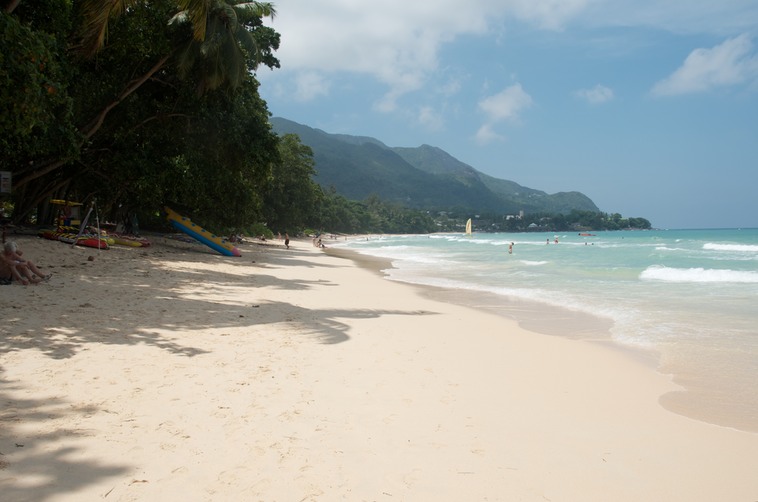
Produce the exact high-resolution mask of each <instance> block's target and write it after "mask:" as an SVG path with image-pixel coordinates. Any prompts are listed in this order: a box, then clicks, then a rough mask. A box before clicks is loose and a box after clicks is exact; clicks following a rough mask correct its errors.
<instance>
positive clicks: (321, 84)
mask: <svg viewBox="0 0 758 502" xmlns="http://www.w3.org/2000/svg"><path fill="white" fill-rule="evenodd" d="M329 88H330V84H329V82H328V81H327V80H326V79H325V78H324V76H323V75H321V74H319V73H316V72H304V73H301V74H299V75H298V76H297V78H296V79H295V92H294V97H295V99H296V100H297V101H300V102H306V101H312V100H313V99H315V98H317V97H319V96H326V95H327V94H329Z"/></svg>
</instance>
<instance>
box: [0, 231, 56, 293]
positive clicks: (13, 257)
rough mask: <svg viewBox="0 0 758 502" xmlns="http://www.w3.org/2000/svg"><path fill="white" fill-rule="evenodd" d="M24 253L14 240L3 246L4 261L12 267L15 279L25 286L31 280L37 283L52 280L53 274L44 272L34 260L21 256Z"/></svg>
mask: <svg viewBox="0 0 758 502" xmlns="http://www.w3.org/2000/svg"><path fill="white" fill-rule="evenodd" d="M23 254H24V253H23V251H21V250H20V249H19V248H18V246H17V245H16V243H15V242H13V241H8V242H6V243H5V246H4V247H3V261H4V262H5V264H6V265H7V266H8V267H10V269H11V275H12V276H13V278H14V279H16V280H17V281H20V282H21V283H22V284H24V286H26V285H28V284H29V283H30V282H32V283H34V284H36V283H38V282H40V281H43V280H44V281H48V280H50V278H51V277H52V276H53V275H52V274H47V275H45V274H43V273H42V271H40V269H39V268H37V265H35V264H34V262H33V261H31V260H27V259H25V258H23V257H22V256H21V255H23Z"/></svg>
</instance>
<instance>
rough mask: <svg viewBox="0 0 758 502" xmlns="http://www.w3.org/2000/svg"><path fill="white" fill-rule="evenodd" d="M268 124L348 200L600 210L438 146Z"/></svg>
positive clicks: (501, 209) (503, 209)
mask: <svg viewBox="0 0 758 502" xmlns="http://www.w3.org/2000/svg"><path fill="white" fill-rule="evenodd" d="M271 124H272V126H273V129H274V131H275V132H276V133H277V134H279V135H284V134H297V135H298V136H299V137H300V141H301V142H302V143H303V144H305V145H308V146H309V147H311V149H312V150H313V157H314V161H315V164H316V171H317V174H316V176H315V178H314V179H315V181H316V182H317V183H319V184H320V185H321V186H322V187H324V188H327V189H328V188H330V187H334V189H335V190H336V191H337V193H339V194H340V195H342V196H344V197H346V198H348V199H354V200H364V199H366V198H367V197H369V196H371V195H376V196H378V197H379V198H381V199H383V200H387V201H394V202H398V203H401V204H403V205H406V206H408V207H413V208H418V209H427V210H435V211H441V210H456V211H457V210H466V211H473V212H478V213H488V212H491V213H499V214H515V213H518V212H519V211H521V210H523V211H525V212H528V213H535V212H551V213H568V212H570V211H571V210H572V209H578V210H582V211H599V209H598V208H597V206H596V205H595V204H594V203H593V202H592V200H590V199H589V198H588V197H587V196H585V195H584V194H582V193H580V192H559V193H555V194H548V193H546V192H543V191H540V190H535V189H532V188H527V187H524V186H521V185H519V184H518V183H515V182H513V181H508V180H502V179H498V178H493V177H492V176H487V175H486V174H484V173H481V172H479V171H477V170H476V169H474V168H473V167H471V166H469V165H468V164H464V163H463V162H461V161H459V160H457V159H456V158H454V157H453V156H451V155H450V154H448V153H447V152H445V151H444V150H442V149H440V148H437V147H433V146H429V145H422V146H420V147H416V148H392V147H388V146H387V145H385V144H384V143H382V142H381V141H379V140H377V139H375V138H370V137H365V136H350V135H346V134H329V133H327V132H324V131H322V130H320V129H313V128H311V127H308V126H305V125H302V124H298V123H296V122H292V121H290V120H286V119H283V118H278V117H274V118H272V119H271Z"/></svg>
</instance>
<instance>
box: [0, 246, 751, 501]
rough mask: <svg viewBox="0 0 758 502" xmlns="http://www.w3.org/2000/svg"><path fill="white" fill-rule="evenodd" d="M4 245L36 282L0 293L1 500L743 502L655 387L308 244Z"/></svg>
mask: <svg viewBox="0 0 758 502" xmlns="http://www.w3.org/2000/svg"><path fill="white" fill-rule="evenodd" d="M8 238H9V239H13V240H16V241H17V242H18V243H19V246H20V247H21V249H23V250H24V251H25V254H26V256H27V257H29V258H31V259H33V260H35V261H36V262H37V264H38V265H39V266H40V268H42V270H43V271H45V272H52V273H53V278H52V279H51V280H50V282H48V283H42V284H39V285H36V286H22V285H10V286H0V308H1V309H2V319H3V322H2V323H1V324H0V499H2V500H7V501H56V502H57V501H87V500H106V501H135V500H139V501H142V500H161V501H207V500H213V501H227V500H249V501H267V502H268V501H334V500H346V501H387V502H389V501H428V500H435V501H484V500H488V501H514V500H520V501H545V500H550V501H554V502H555V501H635V502H636V501H643V500H644V501H675V500H676V501H678V500H682V501H688V502H692V501H709V502H710V501H716V500H723V501H746V502H755V501H758V476H756V473H758V434H753V433H748V432H741V431H736V430H733V429H728V428H723V427H718V426H715V425H711V424H707V423H703V422H699V421H696V420H693V419H690V418H687V417H684V416H681V415H677V414H674V413H671V412H669V411H667V410H666V409H664V408H663V407H662V406H661V405H660V404H659V399H660V397H661V396H662V395H664V394H666V393H668V392H671V391H673V390H676V389H677V387H676V385H675V384H673V383H672V382H671V380H670V378H669V377H667V376H666V375H662V374H660V373H657V372H656V371H655V368H654V367H652V366H651V365H649V364H645V363H644V362H643V361H640V360H639V359H637V358H635V357H632V356H631V355H629V354H626V353H625V352H623V351H621V350H617V349H614V348H612V347H609V346H607V345H603V344H598V343H592V342H588V341H583V340H571V339H567V338H562V337H557V336H548V335H542V334H538V333H533V332H530V331H527V330H525V329H523V328H521V327H519V326H518V325H517V324H516V323H515V322H513V321H510V320H508V319H504V318H503V317H500V316H497V315H494V314H491V313H487V312H483V311H479V310H475V309H471V308H468V307H464V306H459V305H455V304H451V303H446V302H441V301H436V300H433V299H431V298H430V297H429V296H428V295H425V294H422V291H421V290H420V289H417V288H415V287H412V286H408V285H404V284H400V283H396V282H392V281H389V280H386V279H383V278H382V277H381V276H380V275H379V274H377V273H375V271H373V270H371V265H370V264H369V265H368V266H359V265H358V264H357V263H356V262H354V261H352V260H349V259H345V258H342V257H340V256H335V255H332V254H329V253H327V252H324V251H323V250H320V249H317V248H314V247H313V246H312V245H311V242H310V241H309V240H308V241H297V240H294V241H293V242H292V243H291V249H289V250H286V249H285V248H284V246H283V245H282V244H281V243H280V242H277V241H274V242H269V243H266V244H265V245H259V244H253V243H248V244H244V245H242V246H241V251H242V257H241V258H228V257H223V256H220V255H217V254H215V253H214V252H212V251H211V250H209V249H208V248H205V247H203V246H199V245H192V244H187V243H182V242H178V241H172V240H169V239H165V238H162V237H155V238H153V241H154V244H153V246H151V247H149V248H127V247H114V248H113V249H111V250H107V251H97V250H94V249H89V248H80V247H76V248H72V247H71V246H70V245H65V244H61V243H57V242H51V241H45V240H42V239H38V238H36V237H32V236H24V235H9V236H8ZM90 256H91V257H93V259H92V260H89V259H88V258H89V257H90ZM556 328H559V327H556Z"/></svg>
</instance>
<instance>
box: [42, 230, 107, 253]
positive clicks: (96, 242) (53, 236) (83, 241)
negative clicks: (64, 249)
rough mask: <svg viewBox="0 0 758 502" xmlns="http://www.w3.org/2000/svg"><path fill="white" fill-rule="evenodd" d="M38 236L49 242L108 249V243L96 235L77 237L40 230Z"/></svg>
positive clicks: (76, 235)
mask: <svg viewBox="0 0 758 502" xmlns="http://www.w3.org/2000/svg"><path fill="white" fill-rule="evenodd" d="M39 236H40V237H44V238H45V239H50V240H51V241H61V242H65V243H67V244H76V245H77V246H85V247H90V248H96V249H108V241H107V240H106V239H104V238H102V237H98V236H97V235H91V234H83V235H78V234H72V233H70V232H59V231H57V230H42V231H40V233H39Z"/></svg>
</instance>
